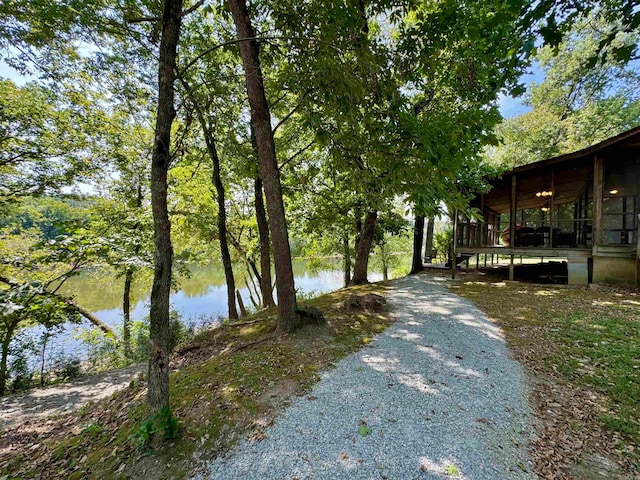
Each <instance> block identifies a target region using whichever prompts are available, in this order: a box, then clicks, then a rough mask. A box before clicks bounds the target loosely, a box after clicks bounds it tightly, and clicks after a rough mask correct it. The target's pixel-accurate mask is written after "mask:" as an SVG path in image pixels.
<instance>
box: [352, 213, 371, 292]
mask: <svg viewBox="0 0 640 480" xmlns="http://www.w3.org/2000/svg"><path fill="white" fill-rule="evenodd" d="M377 221H378V212H377V211H376V210H369V211H368V212H367V216H366V217H365V219H364V223H363V224H362V231H361V232H360V240H359V241H358V247H357V250H356V263H355V265H354V267H353V278H352V279H351V283H352V284H353V285H361V284H363V283H368V280H367V269H368V266H369V253H371V245H372V243H373V235H374V233H375V228H376V222H377Z"/></svg>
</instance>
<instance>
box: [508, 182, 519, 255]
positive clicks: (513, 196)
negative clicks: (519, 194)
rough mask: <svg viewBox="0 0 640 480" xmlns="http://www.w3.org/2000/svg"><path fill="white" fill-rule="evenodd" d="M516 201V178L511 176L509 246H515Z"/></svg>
mask: <svg viewBox="0 0 640 480" xmlns="http://www.w3.org/2000/svg"><path fill="white" fill-rule="evenodd" d="M517 206H518V205H517V201H516V176H515V175H512V176H511V210H510V214H509V246H510V247H515V246H516V214H517V212H518V211H517Z"/></svg>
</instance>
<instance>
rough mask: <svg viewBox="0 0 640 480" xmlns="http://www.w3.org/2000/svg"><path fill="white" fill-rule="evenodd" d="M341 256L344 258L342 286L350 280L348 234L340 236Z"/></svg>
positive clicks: (346, 285)
mask: <svg viewBox="0 0 640 480" xmlns="http://www.w3.org/2000/svg"><path fill="white" fill-rule="evenodd" d="M342 250H343V253H342V257H343V258H344V286H345V287H348V286H349V282H350V281H351V251H350V249H349V234H348V233H346V232H345V233H344V236H343V237H342Z"/></svg>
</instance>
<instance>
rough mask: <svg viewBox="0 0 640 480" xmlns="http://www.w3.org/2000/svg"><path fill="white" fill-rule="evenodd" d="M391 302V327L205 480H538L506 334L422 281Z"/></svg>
mask: <svg viewBox="0 0 640 480" xmlns="http://www.w3.org/2000/svg"><path fill="white" fill-rule="evenodd" d="M388 302H389V305H390V310H391V313H392V314H393V315H394V316H395V319H396V323H395V324H394V325H393V326H391V327H390V328H389V329H387V330H386V331H385V332H384V333H383V334H381V335H379V336H378V337H377V338H376V339H375V341H374V342H372V343H371V344H370V346H368V347H367V348H364V349H362V350H361V351H359V352H357V353H355V354H353V355H350V356H348V357H346V358H345V359H343V360H342V361H340V362H339V363H338V364H337V365H336V366H335V368H334V369H333V370H331V371H329V372H327V373H325V374H324V375H323V377H322V379H321V381H320V382H319V383H318V384H317V385H316V386H315V387H314V389H313V391H312V392H310V393H309V395H307V396H306V397H300V398H298V399H296V400H295V401H294V403H293V404H292V405H291V407H290V408H289V409H287V411H286V412H285V413H284V414H283V415H282V416H281V417H280V418H279V419H277V421H276V423H275V425H274V426H273V427H272V428H270V429H268V430H267V431H266V435H267V437H266V438H265V439H264V440H262V441H259V442H251V441H248V440H247V441H242V442H240V443H239V444H238V446H237V448H236V449H235V450H234V451H233V452H231V453H230V455H229V456H228V457H227V458H223V459H217V460H215V461H214V462H213V463H212V464H211V465H210V466H209V467H210V470H209V472H208V473H207V475H206V476H204V477H200V478H211V479H225V480H230V479H268V478H273V479H276V478H277V479H285V478H286V479H303V478H319V479H324V478H331V479H385V478H386V479H413V478H416V479H427V478H459V479H478V480H480V479H482V480H490V479H504V478H509V479H515V480H518V479H530V478H535V476H534V475H533V473H530V472H531V461H530V459H529V457H528V454H527V441H528V438H529V436H530V435H531V434H532V432H533V427H532V424H531V422H532V417H531V414H530V411H529V407H528V404H527V394H528V392H527V386H526V377H525V374H524V372H523V369H522V367H521V366H520V364H518V363H517V362H515V361H513V360H512V359H511V358H510V355H509V352H508V350H507V347H506V344H505V340H504V338H503V336H502V333H501V331H500V329H499V328H498V327H497V326H496V325H495V324H493V323H492V322H490V321H489V320H488V319H486V317H484V315H483V314H482V312H480V311H479V310H478V309H477V308H476V307H475V306H473V304H471V303H470V302H468V301H467V300H465V299H463V298H461V297H459V296H457V295H454V294H452V293H450V292H448V291H447V289H446V288H445V286H444V282H443V281H438V280H437V279H434V278H432V277H428V276H426V275H419V276H412V277H406V278H403V279H400V280H398V281H396V282H394V284H393V287H392V289H391V290H390V291H389V293H388Z"/></svg>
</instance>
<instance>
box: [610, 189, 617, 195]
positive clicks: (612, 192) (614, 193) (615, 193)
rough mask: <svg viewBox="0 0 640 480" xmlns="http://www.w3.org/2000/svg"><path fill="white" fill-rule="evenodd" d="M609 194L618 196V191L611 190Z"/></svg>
mask: <svg viewBox="0 0 640 480" xmlns="http://www.w3.org/2000/svg"><path fill="white" fill-rule="evenodd" d="M609 193H610V194H611V195H617V194H618V190H616V189H615V188H614V189H613V190H609Z"/></svg>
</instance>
